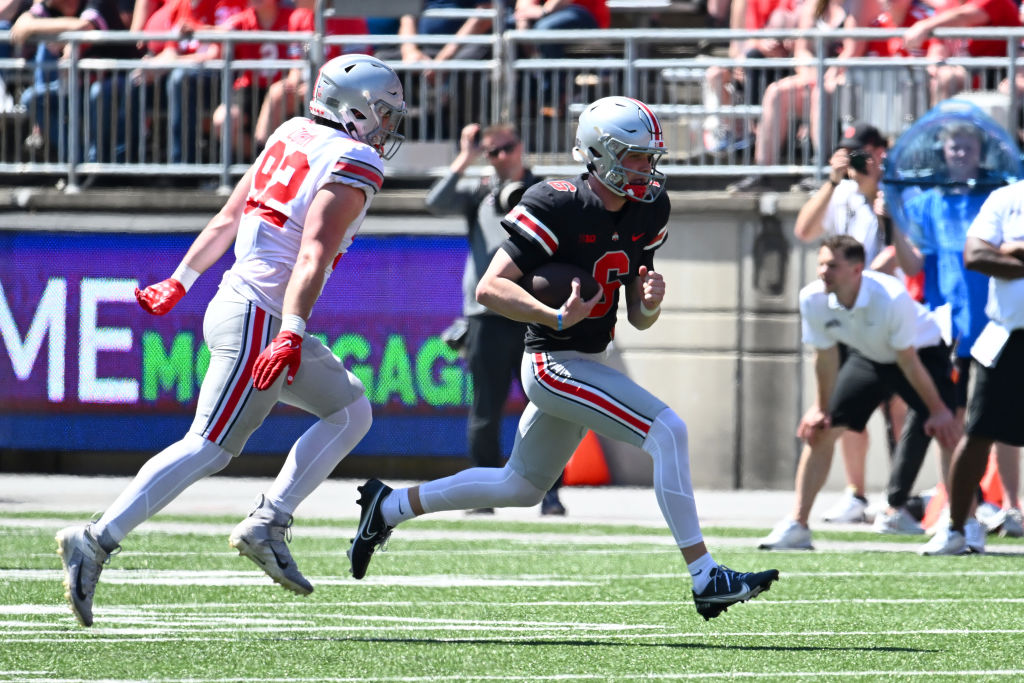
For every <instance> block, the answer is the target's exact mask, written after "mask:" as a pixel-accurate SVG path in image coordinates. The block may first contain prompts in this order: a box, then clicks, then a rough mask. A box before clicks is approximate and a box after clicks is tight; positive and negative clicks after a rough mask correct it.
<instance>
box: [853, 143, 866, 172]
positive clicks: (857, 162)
mask: <svg viewBox="0 0 1024 683" xmlns="http://www.w3.org/2000/svg"><path fill="white" fill-rule="evenodd" d="M870 157H871V155H870V154H869V153H867V152H865V151H864V150H862V149H855V150H853V151H851V152H850V168H852V169H853V170H854V171H856V172H857V173H867V171H868V159H869V158H870Z"/></svg>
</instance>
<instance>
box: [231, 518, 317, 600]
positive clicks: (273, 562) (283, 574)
mask: <svg viewBox="0 0 1024 683" xmlns="http://www.w3.org/2000/svg"><path fill="white" fill-rule="evenodd" d="M291 526H292V517H291V515H286V514H284V513H281V512H278V511H277V510H275V509H274V507H273V506H272V505H271V504H270V502H269V501H267V500H266V499H265V498H264V499H263V500H261V501H260V505H259V507H257V508H256V509H255V510H253V511H252V513H250V515H249V516H248V517H246V518H245V519H243V520H242V521H241V523H239V525H238V526H236V527H235V529H234V531H232V532H231V536H230V537H229V539H228V544H229V545H230V546H231V547H232V548H234V549H235V550H237V551H238V554H239V555H242V556H243V557H248V558H249V559H250V560H252V561H253V562H255V563H256V566H258V567H259V568H260V569H262V570H263V571H264V572H265V573H266V575H267V576H269V577H270V578H271V579H273V580H274V581H275V582H276V583H279V584H280V585H281V586H283V587H284V588H287V589H288V590H290V591H291V592H293V593H296V594H297V595H309V594H310V593H312V592H313V584H311V583H310V582H309V581H307V580H306V577H305V576H303V575H302V572H300V571H299V568H298V567H296V566H295V560H294V559H293V558H292V554H291V551H289V550H288V543H287V542H288V541H289V540H291Z"/></svg>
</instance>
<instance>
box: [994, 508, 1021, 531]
mask: <svg viewBox="0 0 1024 683" xmlns="http://www.w3.org/2000/svg"><path fill="white" fill-rule="evenodd" d="M999 535H1000V536H1008V537H1010V538H1020V537H1021V536H1024V514H1021V511H1020V509H1019V508H1007V509H1005V510H1003V524H1002V528H1001V529H1000V530H999Z"/></svg>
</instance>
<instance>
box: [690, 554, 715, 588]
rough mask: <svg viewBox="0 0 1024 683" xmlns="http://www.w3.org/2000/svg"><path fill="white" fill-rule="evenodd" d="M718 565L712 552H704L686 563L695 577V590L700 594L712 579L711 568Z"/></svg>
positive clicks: (691, 574)
mask: <svg viewBox="0 0 1024 683" xmlns="http://www.w3.org/2000/svg"><path fill="white" fill-rule="evenodd" d="M717 567H718V563H717V562H715V561H714V559H712V557H711V553H704V554H703V555H701V556H700V557H698V558H697V559H696V560H694V561H693V562H691V563H689V564H688V565H686V568H687V569H689V570H690V576H691V577H693V592H694V593H696V594H698V595H700V594H701V593H702V592H704V589H705V588H707V587H708V583H709V582H710V581H711V570H712V569H715V568H717Z"/></svg>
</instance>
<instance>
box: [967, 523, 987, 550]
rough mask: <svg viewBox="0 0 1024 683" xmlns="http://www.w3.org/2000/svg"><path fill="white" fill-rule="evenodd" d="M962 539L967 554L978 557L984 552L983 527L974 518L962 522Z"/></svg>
mask: <svg viewBox="0 0 1024 683" xmlns="http://www.w3.org/2000/svg"><path fill="white" fill-rule="evenodd" d="M964 539H965V541H966V543H967V551H968V552H971V553H977V554H978V555H981V554H983V553H984V552H985V527H983V526H981V522H979V521H978V520H977V519H975V518H974V517H971V518H970V519H968V520H967V521H966V522H964Z"/></svg>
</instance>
